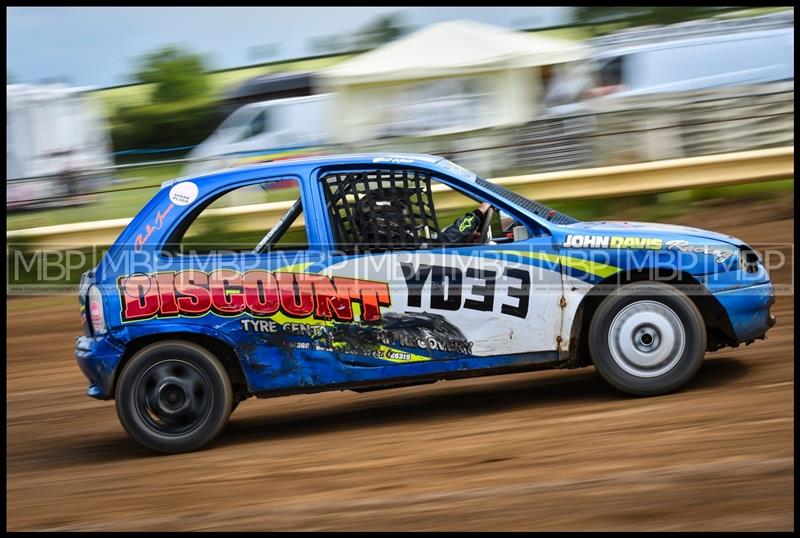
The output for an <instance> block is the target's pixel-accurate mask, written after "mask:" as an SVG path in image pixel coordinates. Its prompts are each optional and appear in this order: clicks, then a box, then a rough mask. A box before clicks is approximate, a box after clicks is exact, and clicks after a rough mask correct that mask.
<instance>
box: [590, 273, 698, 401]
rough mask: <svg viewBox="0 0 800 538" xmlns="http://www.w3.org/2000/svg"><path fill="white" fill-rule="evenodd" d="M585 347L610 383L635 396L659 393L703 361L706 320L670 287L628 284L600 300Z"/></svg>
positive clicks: (674, 386)
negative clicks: (587, 347) (587, 345)
mask: <svg viewBox="0 0 800 538" xmlns="http://www.w3.org/2000/svg"><path fill="white" fill-rule="evenodd" d="M589 350H590V352H591V355H592V360H593V361H594V365H595V368H596V369H597V371H598V372H599V373H600V375H601V376H602V377H603V378H604V379H605V380H606V381H608V382H609V383H610V384H611V385H613V386H614V387H616V388H618V389H620V390H622V391H624V392H627V393H630V394H634V395H637V396H652V395H656V394H663V393H666V392H670V391H672V390H675V389H677V388H678V387H680V386H681V385H683V384H684V383H686V382H687V381H689V379H691V378H692V377H693V376H694V375H695V373H696V372H697V370H698V369H699V368H700V366H701V364H702V363H703V357H704V355H705V350H706V329H705V323H704V321H703V316H702V315H701V314H700V311H699V310H698V309H697V307H696V306H695V304H694V303H693V302H692V301H691V299H689V297H687V296H686V295H685V294H684V293H682V292H681V291H680V290H678V289H676V288H675V287H673V286H670V285H668V284H664V283H660V282H651V281H647V282H636V283H631V284H627V285H625V286H622V287H620V288H619V289H617V290H615V291H613V292H612V293H611V294H609V295H608V297H606V298H605V299H604V300H603V302H602V303H600V306H599V307H598V308H597V311H595V313H594V316H592V321H591V324H590V326H589Z"/></svg>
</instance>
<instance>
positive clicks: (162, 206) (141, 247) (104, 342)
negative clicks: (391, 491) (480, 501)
mask: <svg viewBox="0 0 800 538" xmlns="http://www.w3.org/2000/svg"><path fill="white" fill-rule="evenodd" d="M376 167H380V169H392V168H403V169H409V168H410V169H415V170H420V171H426V172H428V173H431V174H432V175H433V177H435V178H436V179H437V180H438V181H441V182H442V183H446V184H448V185H449V186H450V187H452V188H453V189H455V190H458V191H461V192H463V193H464V194H466V195H468V196H471V197H472V198H475V199H479V200H481V201H485V202H488V203H490V204H492V205H493V206H495V207H497V208H499V209H500V210H501V211H503V212H504V213H506V214H509V215H511V216H513V217H514V219H515V220H516V221H517V223H518V224H519V225H522V226H524V227H525V228H526V229H527V230H528V231H529V233H530V237H529V238H528V239H524V240H520V241H515V242H513V243H508V244H497V245H480V246H472V247H460V248H450V249H444V248H433V249H430V250H426V252H427V253H433V254H436V253H444V252H445V250H446V252H447V254H454V253H455V254H462V255H466V256H470V257H473V258H476V259H481V260H488V259H502V260H508V261H513V262H514V263H519V264H525V265H529V266H536V267H541V268H543V269H547V270H549V271H555V272H559V273H561V274H562V275H563V276H564V283H565V284H564V286H565V288H567V287H569V284H568V282H582V283H585V284H587V285H589V287H591V286H594V285H598V284H602V283H605V282H609V281H611V280H612V279H614V278H617V277H619V276H620V275H624V274H630V273H631V272H636V271H639V272H640V271H646V270H652V269H654V268H657V269H658V270H659V271H660V272H669V271H672V272H674V273H676V274H678V273H680V276H681V278H682V279H684V280H688V281H691V282H693V283H697V284H699V285H700V286H702V289H703V293H704V294H705V296H706V297H708V298H711V301H710V303H709V304H711V305H713V307H714V308H716V309H718V311H719V312H721V313H722V315H721V318H722V320H721V322H720V323H719V329H720V334H722V335H723V336H722V338H723V341H722V345H737V344H738V343H739V342H746V341H751V340H753V339H754V338H759V337H763V335H764V334H765V332H766V331H767V329H768V328H769V327H770V326H771V325H772V324H773V323H774V318H772V316H771V314H770V313H769V307H770V305H771V304H772V302H773V300H774V297H773V288H772V285H771V283H770V281H769V277H768V275H767V272H766V270H765V269H764V267H763V265H761V264H760V263H758V264H756V266H755V267H754V269H751V270H750V271H743V270H742V267H741V261H740V256H742V252H743V250H742V249H749V247H747V245H745V244H744V243H743V242H741V241H740V240H738V239H736V238H733V237H730V236H725V235H721V234H717V233H713V232H708V231H704V230H698V229H693V228H686V227H681V226H666V225H658V224H645V223H628V222H616V223H613V222H573V223H560V224H556V223H554V222H551V221H550V220H549V219H548V216H546V215H545V216H542V215H540V214H537V211H535V210H534V209H532V206H530V205H528V204H527V203H525V202H523V201H522V199H521V197H519V196H510V195H509V194H510V193H507V192H506V191H504V190H503V189H498V188H492V187H491V184H489V183H488V182H486V181H484V180H481V179H480V178H477V177H476V176H475V175H474V174H472V173H471V172H469V171H467V170H465V169H463V168H461V167H459V166H457V165H454V164H453V163H451V162H449V161H447V160H445V159H442V158H439V157H432V156H429V155H415V154H402V155H383V154H367V155H349V156H326V157H318V158H307V159H299V160H291V161H281V162H274V163H265V164H258V165H253V166H248V167H243V168H238V169H233V170H227V171H221V172H216V173H211V174H206V175H202V176H197V177H193V178H186V179H182V180H175V181H172V182H167V183H165V184H164V185H163V186H162V188H161V190H159V192H158V193H156V195H155V196H154V197H153V199H152V200H151V201H150V202H149V203H148V204H147V205H146V206H145V207H144V208H143V209H142V210H141V211H140V212H139V214H138V215H137V216H136V217H135V218H134V219H133V220H132V221H131V223H130V224H129V225H128V226H127V227H126V228H125V230H124V231H123V232H122V234H121V235H120V236H119V238H118V239H117V241H116V242H115V244H114V245H112V247H111V248H110V249H109V251H108V252H107V253H106V255H105V256H104V257H103V259H102V261H101V262H100V264H99V265H98V266H97V267H96V268H95V269H94V270H93V271H90V272H88V273H86V274H85V275H84V278H83V280H82V283H81V291H80V301H81V305H82V308H84V309H86V308H88V300H87V289H88V288H89V287H90V286H92V285H94V286H97V287H98V288H99V289H100V290H101V293H102V296H103V314H104V318H105V325H106V327H107V332H106V333H105V334H102V335H95V334H94V333H93V330H92V327H91V323H86V322H85V323H84V325H85V330H84V335H83V336H81V337H79V338H78V339H77V351H76V357H77V360H78V364H79V366H80V368H81V370H82V371H83V373H84V374H85V375H86V377H87V378H88V379H89V381H90V388H89V391H88V394H89V395H90V396H92V397H95V398H99V399H109V398H113V396H114V385H115V379H116V377H117V375H118V373H119V370H120V363H121V362H122V361H124V360H125V359H127V358H129V357H130V355H131V350H132V349H136V348H138V347H141V343H142V342H150V341H152V340H153V339H155V338H169V337H176V338H183V339H188V340H192V339H197V340H199V341H202V342H204V343H207V342H210V341H213V342H217V343H219V344H220V345H221V346H222V347H223V348H224V349H228V350H231V351H232V353H233V355H234V356H235V358H237V359H238V361H239V363H240V365H241V371H242V373H243V374H244V381H246V391H247V393H249V394H257V395H259V396H262V395H263V396H267V395H277V394H288V393H298V392H315V391H321V390H331V389H337V388H357V389H358V388H366V387H374V386H380V385H381V384H383V385H386V386H390V385H399V384H403V383H413V382H421V381H425V380H435V379H443V378H453V377H466V376H474V375H483V374H490V373H499V372H510V371H522V370H526V369H527V370H530V369H536V368H551V367H564V366H566V365H567V363H568V359H569V350H568V349H561V348H558V346H556V345H555V344H554V345H553V347H552V348H551V349H537V350H532V351H531V352H524V353H504V350H503V347H502V346H498V348H497V354H490V355H482V356H475V355H470V354H464V353H461V352H458V351H448V350H439V351H432V352H430V353H429V354H428V356H426V357H425V360H418V361H416V360H410V361H406V362H402V363H393V362H389V363H387V361H386V360H383V359H380V358H376V357H374V356H371V355H369V354H358V353H350V352H342V351H337V350H336V349H335V348H334V349H329V350H320V349H316V348H315V347H314V345H309V344H308V342H310V341H313V338H310V337H309V336H308V335H299V334H298V335H295V334H287V335H285V337H284V339H283V342H284V343H285V344H286V345H275V344H274V343H271V344H266V343H265V342H264V340H263V339H262V338H261V335H260V334H259V333H257V332H248V331H245V330H243V326H244V325H243V323H242V319H244V318H247V319H258V317H257V316H255V317H253V316H250V317H248V316H245V315H243V314H226V313H221V312H214V311H208V312H205V313H204V314H203V315H197V316H187V315H183V314H181V315H175V316H172V317H165V318H153V319H145V320H138V321H135V322H129V321H128V322H125V321H123V319H122V311H123V300H124V295H123V294H122V292H121V291H120V290H121V288H120V286H121V285H122V284H121V283H122V282H123V280H124V279H125V278H127V277H130V276H131V275H132V274H134V273H137V272H140V273H150V272H152V273H156V272H157V273H159V274H167V275H170V278H173V280H174V278H175V277H174V276H173V275H177V274H180V273H181V272H182V271H189V270H192V271H198V272H205V274H208V273H209V272H210V271H212V270H230V271H235V272H242V273H243V272H244V271H245V270H263V271H270V272H275V271H277V270H283V271H286V270H288V269H289V268H293V269H291V270H293V271H296V272H302V273H306V274H319V273H320V271H322V270H323V269H325V268H326V267H328V266H330V265H331V264H335V263H339V262H341V261H343V260H346V259H347V258H348V256H345V255H342V254H340V253H337V252H335V251H334V249H333V245H334V238H333V233H332V231H331V225H330V221H329V215H328V210H327V206H326V200H325V197H324V193H323V189H322V187H321V184H320V178H321V177H322V175H323V174H325V173H329V172H331V171H359V170H368V169H376ZM286 179H295V180H297V182H298V184H299V186H300V194H301V199H302V204H303V212H304V216H305V223H306V224H305V226H306V232H307V239H308V244H309V245H313V247H312V248H311V249H309V250H303V251H289V252H287V251H282V252H279V253H268V254H262V255H257V254H246V255H240V256H236V257H231V259H230V260H226V259H224V257H223V258H222V259H215V260H213V261H214V264H213V269H209V268H208V267H209V266H208V264H207V262H208V261H209V260H203V259H199V258H197V257H190V258H184V257H180V256H173V257H166V256H163V255H162V252H163V248H164V243H165V242H166V241H167V239H168V238H169V237H170V235H171V234H172V232H173V231H174V230H176V229H177V228H178V227H179V225H180V224H181V222H182V221H183V220H184V218H186V217H187V216H188V215H190V214H191V213H192V211H193V210H194V209H197V208H198V207H200V206H203V204H204V202H208V201H209V200H212V199H214V198H216V197H217V196H219V195H220V194H221V193H224V192H228V191H230V190H232V189H233V188H237V187H240V186H244V185H248V184H256V183H262V182H265V181H270V180H274V181H280V180H286ZM184 181H191V182H192V183H194V184H195V185H196V186H197V195H196V199H194V200H192V201H191V202H190V203H187V204H186V205H178V204H173V203H171V202H170V195H169V193H170V188H171V187H173V186H174V185H177V184H179V183H182V182H184ZM192 218H193V217H192ZM628 238H630V239H628ZM626 241H627V242H626ZM606 242H607V243H608V244H606ZM615 242H616V243H615ZM668 242H678V244H679V246H681V245H682V246H685V245H689V246H692V245H702V246H704V247H705V248H709V249H710V250H709V253H708V254H704V255H701V256H697V255H696V253H692V252H687V251H685V250H681V248H677V247H676V248H672V247H668V246H667V244H668ZM681 242H682V243H681ZM670 244H672V243H670ZM620 245H624V246H623V247H622V248H620ZM656 247H658V248H656ZM725 252H727V254H725ZM721 253H722V254H721ZM361 256H364V255H363V254H362V255H361ZM126 257H128V258H126ZM350 258H354V257H353V256H351V257H350ZM684 258H685V259H684ZM721 258H724V259H723V260H720V259H721ZM123 259H126V262H125V263H123V261H122V260H123ZM131 260H132V261H133V264H134V266H137V267H153V266H157V271H154V270H148V269H139V270H138V271H131V269H130V267H131V266H130V265H129V263H130V262H131ZM136 264H141V265H136ZM570 279H572V280H570ZM142 282H149V281H146V280H142ZM572 289H574V287H573V288H572ZM145 291H146V290H145ZM566 291H567V290H565V295H567V293H566ZM225 293H226V294H227V291H226V292H225ZM570 312H572V314H574V312H575V309H574V308H573V309H572V310H571V311H570ZM445 318H446V313H445ZM266 319H269V318H268V317H267V318H266ZM572 321H573V319H571V318H570V319H566V320H565V324H564V329H563V331H562V336H563V337H564V338H569V336H570V332H571V329H572V327H571V323H572ZM364 330H369V328H366V329H364ZM392 349H393V351H395V352H408V353H409V354H410V355H409V356H411V357H414V356H415V355H414V353H415V352H419V350H418V349H417V350H415V349H413V348H410V347H405V346H402V345H396V346H394V348H392Z"/></svg>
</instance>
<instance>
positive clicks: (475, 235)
mask: <svg viewBox="0 0 800 538" xmlns="http://www.w3.org/2000/svg"><path fill="white" fill-rule="evenodd" d="M489 207H490V205H489V204H487V203H485V202H484V203H482V204H481V205H480V206H478V208H477V209H473V210H472V211H470V212H469V213H467V214H465V215H463V216H461V217H459V218H458V219H457V220H456V221H455V222H454V223H453V224H451V225H450V226H448V227H447V228H445V229H444V230H442V233H441V234H440V235H439V240H440V241H441V242H442V243H450V244H470V243H477V242H478V240H479V239H480V235H481V232H480V231H481V226H482V225H483V219H484V218H485V217H486V212H487V211H488V210H489Z"/></svg>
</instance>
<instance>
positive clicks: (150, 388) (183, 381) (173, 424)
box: [134, 359, 214, 436]
mask: <svg viewBox="0 0 800 538" xmlns="http://www.w3.org/2000/svg"><path fill="white" fill-rule="evenodd" d="M213 400H214V395H213V391H212V387H211V382H210V381H209V379H208V376H206V374H205V373H204V372H203V371H202V370H200V369H199V368H197V367H196V366H194V365H192V364H190V363H188V362H186V361H182V360H178V359H167V360H163V361H159V362H157V363H156V364H154V365H152V366H150V367H149V368H147V370H145V371H144V372H142V374H141V375H139V377H138V378H137V380H136V386H135V391H134V404H135V408H136V413H137V414H138V415H139V418H140V419H141V420H142V421H143V422H144V423H145V424H146V425H147V427H148V428H150V429H151V430H153V431H155V432H156V433H158V434H160V435H166V436H180V435H186V434H187V433H190V432H192V431H194V430H195V429H197V428H199V427H200V426H201V425H202V424H203V422H205V420H206V418H208V416H209V415H210V414H211V410H212V407H213Z"/></svg>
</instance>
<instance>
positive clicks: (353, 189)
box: [322, 170, 441, 251]
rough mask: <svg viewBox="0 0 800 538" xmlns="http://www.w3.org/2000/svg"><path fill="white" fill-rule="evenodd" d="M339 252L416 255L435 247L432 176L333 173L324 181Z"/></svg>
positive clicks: (404, 172) (413, 172)
mask: <svg viewBox="0 0 800 538" xmlns="http://www.w3.org/2000/svg"><path fill="white" fill-rule="evenodd" d="M322 182H323V185H325V196H326V199H327V204H328V213H329V215H330V217H331V225H332V227H333V233H334V237H335V240H336V243H337V247H338V248H340V249H343V250H347V251H355V250H368V251H375V250H398V249H414V248H419V247H420V246H422V245H424V244H425V243H428V242H430V241H435V240H436V238H437V237H438V236H439V233H440V232H441V230H440V229H439V223H438V221H437V220H436V212H435V210H434V207H433V193H432V192H431V176H430V174H427V173H425V172H420V171H417V170H374V171H365V172H350V173H331V174H328V175H326V176H325V177H323V178H322Z"/></svg>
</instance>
